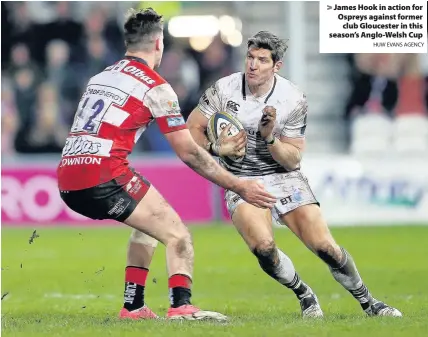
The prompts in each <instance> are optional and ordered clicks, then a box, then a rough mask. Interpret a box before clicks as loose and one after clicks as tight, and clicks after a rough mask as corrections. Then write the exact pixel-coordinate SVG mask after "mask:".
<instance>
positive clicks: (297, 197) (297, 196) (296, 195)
mask: <svg viewBox="0 0 428 337" xmlns="http://www.w3.org/2000/svg"><path fill="white" fill-rule="evenodd" d="M302 200H303V197H302V192H301V191H300V190H299V189H298V188H293V193H292V194H291V195H289V196H286V197H285V198H282V199H279V201H280V202H281V204H282V205H287V204H288V203H289V202H300V201H302Z"/></svg>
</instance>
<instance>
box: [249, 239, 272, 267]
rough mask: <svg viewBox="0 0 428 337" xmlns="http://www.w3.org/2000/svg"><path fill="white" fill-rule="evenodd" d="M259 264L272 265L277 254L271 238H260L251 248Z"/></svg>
mask: <svg viewBox="0 0 428 337" xmlns="http://www.w3.org/2000/svg"><path fill="white" fill-rule="evenodd" d="M252 252H253V254H254V255H255V256H256V257H257V259H258V260H259V262H260V264H261V265H272V264H274V263H275V259H276V256H277V251H276V245H275V242H274V241H273V240H261V241H259V242H257V243H256V244H255V246H254V248H253V249H252Z"/></svg>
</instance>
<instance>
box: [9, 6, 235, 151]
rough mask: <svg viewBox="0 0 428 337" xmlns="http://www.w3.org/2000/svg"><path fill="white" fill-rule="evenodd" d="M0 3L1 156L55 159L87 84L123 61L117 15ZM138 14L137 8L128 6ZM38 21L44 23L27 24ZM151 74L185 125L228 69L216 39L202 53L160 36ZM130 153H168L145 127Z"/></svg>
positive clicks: (225, 49) (225, 51)
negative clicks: (174, 101)
mask: <svg viewBox="0 0 428 337" xmlns="http://www.w3.org/2000/svg"><path fill="white" fill-rule="evenodd" d="M80 4H83V3H81V2H68V1H61V2H39V3H35V2H33V3H29V2H2V3H1V6H2V65H1V66H2V78H1V80H2V86H1V104H2V108H1V111H2V120H1V122H2V135H1V136H2V142H1V144H2V155H5V154H7V155H11V154H14V153H58V152H60V151H61V149H62V147H63V144H64V141H65V138H66V137H67V133H68V130H69V127H70V125H71V123H72V120H73V117H74V113H75V110H76V107H77V104H78V102H79V99H80V95H81V94H82V92H83V90H84V87H85V85H86V83H87V81H88V79H89V78H90V77H91V76H93V75H95V74H97V73H98V72H100V71H102V70H103V69H104V68H105V67H106V66H108V65H110V64H112V63H114V62H115V61H117V60H119V59H120V58H121V57H122V56H123V54H124V51H125V49H124V43H123V34H122V25H123V17H124V12H123V11H118V10H117V8H115V7H114V6H108V5H103V3H99V2H95V3H92V4H91V3H85V5H84V6H85V7H84V10H85V13H84V15H76V10H80V11H81V10H82V8H81V7H82V6H80ZM134 5H135V7H138V5H139V3H135V4H134ZM42 12H43V13H44V20H35V18H36V17H37V15H35V14H40V13H42ZM165 33H166V36H165V51H164V57H163V62H162V66H161V67H160V68H159V69H158V72H159V73H160V74H161V75H162V76H163V77H164V78H165V79H166V80H167V81H168V82H169V83H170V84H171V85H172V86H173V88H174V89H175V91H176V92H177V95H178V96H179V100H180V105H181V108H182V112H183V115H184V116H185V117H186V116H187V115H188V114H189V113H190V111H191V110H192V109H193V107H194V106H195V105H196V104H197V101H198V99H199V97H200V94H201V90H202V89H203V88H206V87H208V86H209V85H210V84H211V83H212V82H214V81H215V80H216V79H217V78H219V77H221V76H226V75H228V74H230V73H232V72H233V71H236V69H233V68H232V67H233V65H232V64H231V62H228V60H230V59H231V53H232V50H231V47H230V46H227V45H225V44H224V43H223V42H222V40H221V39H220V38H219V37H216V38H215V39H214V40H213V42H212V43H211V45H209V46H208V48H207V49H206V50H205V51H204V52H196V51H194V50H193V49H192V48H190V47H189V44H188V42H187V41H183V40H177V39H172V38H171V37H170V36H168V34H167V31H166V32H165ZM136 151H147V152H170V151H171V149H170V147H169V145H168V144H167V142H166V141H165V139H164V137H163V136H162V135H161V134H160V132H159V130H158V128H157V126H156V123H153V124H152V125H151V126H150V127H149V129H148V130H147V131H146V132H145V133H144V134H143V136H142V139H141V141H140V142H139V143H138V145H137V149H136Z"/></svg>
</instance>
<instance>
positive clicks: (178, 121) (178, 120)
mask: <svg viewBox="0 0 428 337" xmlns="http://www.w3.org/2000/svg"><path fill="white" fill-rule="evenodd" d="M166 122H167V123H168V126H169V127H170V128H172V127H174V126H180V125H183V124H185V123H186V122H185V121H184V118H183V117H182V116H179V117H168V118H167V119H166Z"/></svg>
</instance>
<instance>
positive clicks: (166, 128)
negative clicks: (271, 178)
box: [144, 84, 276, 208]
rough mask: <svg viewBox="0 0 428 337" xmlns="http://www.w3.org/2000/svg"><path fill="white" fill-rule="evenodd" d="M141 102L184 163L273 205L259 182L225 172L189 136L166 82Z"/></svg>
mask: <svg viewBox="0 0 428 337" xmlns="http://www.w3.org/2000/svg"><path fill="white" fill-rule="evenodd" d="M152 90H153V91H152ZM151 91H152V92H151ZM144 104H145V106H146V107H147V108H148V109H149V110H150V112H151V114H152V115H153V117H154V118H155V119H156V122H157V123H158V125H159V129H160V131H161V132H162V133H163V134H164V135H165V137H166V139H167V140H168V142H169V143H170V144H171V147H172V148H173V149H174V151H175V153H176V154H177V155H178V157H179V158H180V159H181V160H182V161H183V162H184V163H185V164H186V165H188V166H189V167H190V168H192V169H193V170H194V171H196V172H197V173H199V174H200V175H201V176H203V177H204V178H206V179H208V180H210V181H212V182H213V183H215V184H217V185H219V186H222V187H223V188H225V189H230V190H231V191H234V192H236V193H238V194H239V195H240V196H241V197H242V198H243V199H244V200H246V201H247V202H249V203H250V204H253V205H254V206H257V207H263V208H265V207H268V208H271V207H273V205H274V203H275V202H276V198H275V197H273V196H272V195H270V194H269V193H267V192H266V191H265V190H264V188H263V185H261V184H258V183H255V182H251V183H250V182H249V181H245V180H242V179H239V178H238V177H236V176H234V175H233V174H231V173H229V172H228V171H226V170H225V169H224V168H222V167H221V166H220V165H219V164H218V163H217V162H216V161H215V159H214V158H212V157H211V156H210V154H209V153H207V151H205V150H204V149H203V148H202V147H200V146H199V145H198V144H197V143H196V142H195V141H194V140H193V138H192V136H191V134H190V132H189V130H188V129H187V126H186V123H185V121H184V118H183V116H182V115H181V112H180V108H179V105H178V99H177V95H176V94H175V92H174V91H173V90H172V88H171V86H170V85H168V84H163V85H161V86H158V87H155V88H153V89H151V90H150V91H149V92H148V93H147V94H146V96H145V98H144ZM171 107H174V108H173V109H172V108H171Z"/></svg>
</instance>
